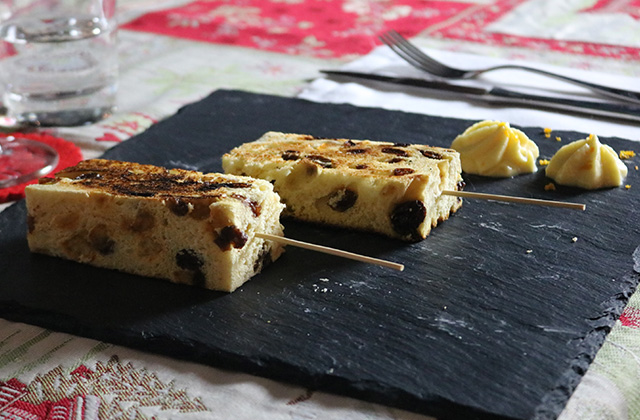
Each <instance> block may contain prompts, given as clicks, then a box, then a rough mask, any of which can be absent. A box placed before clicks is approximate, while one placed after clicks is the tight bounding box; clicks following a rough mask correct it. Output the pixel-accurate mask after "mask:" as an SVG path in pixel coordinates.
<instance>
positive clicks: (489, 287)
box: [0, 91, 640, 419]
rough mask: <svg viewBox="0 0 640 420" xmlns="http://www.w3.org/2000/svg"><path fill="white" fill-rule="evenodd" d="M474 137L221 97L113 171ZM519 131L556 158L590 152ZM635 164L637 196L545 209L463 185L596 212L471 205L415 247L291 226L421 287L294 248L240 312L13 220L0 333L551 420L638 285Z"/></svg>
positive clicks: (14, 210) (119, 149) (2, 273)
mask: <svg viewBox="0 0 640 420" xmlns="http://www.w3.org/2000/svg"><path fill="white" fill-rule="evenodd" d="M473 122H474V121H468V120H457V119H449V118H439V117H431V116H424V115H416V114H409V113H403V112H392V111H385V110H381V109H368V108H359V107H354V106H350V105H332V104H318V103H312V102H307V101H304V100H298V99H291V98H282V97H276V96H267V95H257V94H251V93H246V92H240V91H217V92H214V93H213V94H212V95H210V96H209V97H207V98H205V99H204V100H202V101H200V102H198V103H195V104H191V105H188V106H186V107H184V108H183V109H181V110H180V112H178V113H177V114H176V115H175V116H173V117H171V118H168V119H167V120H165V121H162V122H160V123H158V124H156V125H154V126H153V127H151V128H150V129H149V130H147V131H146V132H144V133H142V134H141V135H139V136H137V137H136V138H133V139H131V140H129V141H127V142H125V143H122V144H120V145H118V146H116V147H114V148H113V149H111V150H109V151H108V152H107V153H105V156H104V157H106V158H110V159H120V160H131V161H136V162H140V163H151V164H158V165H164V166H169V167H183V168H193V169H198V170H202V171H220V170H221V164H220V157H221V155H222V154H223V153H224V152H226V151H227V150H229V149H230V148H232V147H233V146H236V145H238V144H240V143H242V142H245V141H251V140H254V139H256V138H258V137H259V136H260V135H261V134H262V133H263V132H265V131H268V130H277V131H285V132H297V133H307V134H313V135H315V136H326V137H345V138H354V139H365V138H368V139H372V140H386V141H395V142H406V143H409V142H415V143H425V144H431V145H438V146H445V147H446V146H448V145H449V144H450V142H451V140H452V139H453V138H454V137H455V136H456V135H457V134H459V133H460V132H461V131H463V130H464V129H465V128H466V127H467V126H469V125H470V124H471V123H473ZM523 130H524V131H525V132H526V133H527V134H528V135H529V136H530V138H532V139H533V140H534V141H536V142H537V144H538V146H539V147H540V150H541V157H546V158H550V157H551V156H552V154H553V153H554V152H555V151H556V150H557V149H558V148H559V147H560V146H561V145H562V144H566V143H568V142H569V141H573V140H576V139H579V138H584V137H586V134H585V133H575V132H554V133H553V135H552V138H551V139H547V138H545V137H544V135H543V133H542V128H540V127H534V128H527V127H524V128H523ZM556 135H557V136H561V138H562V142H556V141H555V140H554V138H555V136H556ZM601 140H602V141H603V142H606V143H608V144H610V145H611V146H613V147H614V148H615V149H616V150H621V149H634V148H637V143H632V142H630V141H627V140H623V139H618V138H603V139H601ZM635 164H637V160H633V161H627V165H628V166H629V168H630V171H629V176H628V179H627V183H628V184H630V185H631V186H632V187H631V189H624V188H613V189H608V190H601V191H591V192H589V191H580V190H576V189H570V188H558V190H557V191H548V192H547V191H545V190H544V188H543V187H544V185H545V184H546V183H547V182H548V181H549V180H548V179H546V178H545V177H544V175H543V173H544V172H543V171H539V172H538V173H536V174H530V175H523V176H519V177H517V178H514V179H487V178H482V177H474V176H466V177H465V179H466V181H467V188H466V189H467V190H469V191H480V192H491V193H498V194H508V195H517V196H526V197H535V198H546V199H554V200H566V201H576V202H582V203H586V205H587V210H586V211H585V212H579V211H575V210H567V209H557V208H547V207H537V206H527V205H515V204H505V203H497V202H488V201H479V200H471V199H467V200H465V204H464V205H463V207H462V209H461V210H459V211H458V213H457V214H455V215H454V216H453V217H452V218H451V219H450V220H448V221H446V222H445V223H442V224H441V225H440V226H438V227H437V228H436V229H434V230H433V231H432V234H431V235H430V236H429V237H428V238H427V239H426V240H424V241H422V242H420V243H416V244H407V243H402V242H399V241H395V240H391V239H386V238H383V237H379V236H375V235H370V234H366V233H357V232H350V231H343V230H338V229H327V228H322V227H319V226H314V225H308V224H301V223H294V222H292V221H284V224H285V227H286V234H287V236H289V237H291V238H295V239H300V240H306V241H310V242H314V243H319V244H323V245H327V246H332V247H338V248H341V249H346V250H349V251H352V252H357V253H362V254H366V255H371V256H376V257H379V258H384V259H388V260H392V261H396V262H402V263H404V264H405V265H406V269H405V271H404V272H396V271H393V270H390V269H386V268H383V267H377V266H372V265H366V264H363V263H358V262H354V261H350V260H343V259H339V258H337V257H333V256H328V255H324V254H318V253H314V252H311V251H307V250H302V249H296V248H289V249H288V251H287V253H286V254H285V256H283V257H282V258H281V259H280V260H278V261H277V262H276V263H275V264H273V265H271V266H270V267H268V268H267V269H266V270H265V271H264V272H263V273H261V274H260V275H258V276H257V277H255V278H254V279H253V280H251V281H250V282H248V283H247V284H245V285H244V286H243V287H242V288H240V289H239V290H237V291H236V292H234V293H232V294H225V293H218V292H213V291H206V290H200V289H194V288H190V287H187V286H182V285H174V284H171V283H168V282H164V281H161V280H155V279H148V278H142V277H137V276H133V275H128V274H123V273H119V272H115V271H111V270H104V269H98V268H93V267H90V266H85V265H81V264H77V263H74V262H69V261H64V260H61V259H56V258H51V257H46V256H42V255H32V254H30V253H29V251H28V248H27V244H26V239H25V232H26V215H25V208H24V203H18V204H16V205H14V206H12V207H10V208H9V209H7V210H6V211H4V212H3V213H1V214H0V316H2V317H3V318H6V319H10V320H15V321H21V322H26V323H31V324H36V325H40V326H43V327H46V328H51V329H54V330H59V331H64V332H69V333H73V334H77V335H81V336H87V337H91V338H95V339H98V340H104V341H107V342H111V343H116V344H121V345H125V346H129V347H132V348H138V349H143V350H146V351H151V352H156V353H160V354H164V355H167V356H171V357H176V358H181V359H188V360H191V361H195V362H199V363H203V364H209V365H213V366H219V367H223V368H226V369H234V370H239V371H243V372H248V373H252V374H256V375H260V376H265V377H269V378H274V379H278V380H283V381H287V382H291V383H295V384H299V385H302V386H305V387H308V388H310V389H317V390H324V391H328V392H333V393H337V394H342V395H347V396H351V397H355V398H360V399H364V400H369V401H374V402H377V403H382V404H387V405H389V406H395V407H400V408H404V409H407V410H411V411H415V412H419V413H423V414H428V415H432V416H437V417H439V418H443V419H484V418H496V419H501V418H505V419H506V418H513V419H529V418H536V419H552V418H555V417H557V415H558V414H559V413H560V412H561V410H562V409H563V407H564V406H565V404H566V402H567V400H568V398H569V397H570V395H571V393H572V392H573V390H574V389H575V387H576V385H577V384H578V382H579V381H580V379H581V377H582V375H583V374H584V372H585V371H586V369H587V367H588V366H589V364H590V362H591V361H592V359H593V357H594V355H595V354H596V352H597V350H598V349H599V348H600V346H601V344H602V342H603V340H604V338H605V336H606V334H607V333H608V332H609V330H610V329H611V327H612V326H613V324H614V322H615V320H616V319H617V318H618V317H619V315H620V313H621V312H622V310H623V308H624V305H625V304H626V302H627V301H628V298H629V296H630V294H631V293H632V292H633V291H634V290H635V288H636V286H637V283H638V279H639V274H638V271H639V269H638V265H639V264H638V262H639V251H638V250H637V249H636V247H637V246H638V243H639V242H640V241H639V238H640V235H639V229H640V223H639V217H638V208H637V205H636V203H638V198H639V194H640V182H638V179H639V175H638V172H637V171H636V170H635V169H634V165H635ZM573 238H577V240H575V239H573Z"/></svg>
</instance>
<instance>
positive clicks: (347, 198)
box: [327, 188, 358, 213]
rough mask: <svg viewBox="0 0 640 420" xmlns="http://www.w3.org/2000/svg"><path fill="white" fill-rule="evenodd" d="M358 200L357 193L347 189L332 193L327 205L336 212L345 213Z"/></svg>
mask: <svg viewBox="0 0 640 420" xmlns="http://www.w3.org/2000/svg"><path fill="white" fill-rule="evenodd" d="M357 200H358V193H357V192H355V191H353V190H352V189H349V188H342V189H339V190H337V191H334V192H333V193H332V194H331V195H330V196H329V201H328V202H327V204H328V205H329V207H331V208H332V209H333V210H335V211H337V212H340V213H342V212H345V211H347V210H349V209H350V208H351V207H353V205H354V204H356V201H357Z"/></svg>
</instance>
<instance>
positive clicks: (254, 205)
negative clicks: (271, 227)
mask: <svg viewBox="0 0 640 420" xmlns="http://www.w3.org/2000/svg"><path fill="white" fill-rule="evenodd" d="M230 197H232V198H235V199H236V200H240V201H242V203H243V204H245V205H246V206H247V207H249V208H250V209H251V212H252V213H253V215H254V216H255V217H258V216H260V213H262V206H261V205H260V204H259V203H258V202H257V201H253V200H250V199H249V198H247V197H245V196H244V195H241V194H231V196H230Z"/></svg>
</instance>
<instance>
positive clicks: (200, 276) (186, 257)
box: [176, 249, 206, 287]
mask: <svg viewBox="0 0 640 420" xmlns="http://www.w3.org/2000/svg"><path fill="white" fill-rule="evenodd" d="M176 265H177V266H178V267H180V268H182V269H183V270H187V271H189V272H191V284H192V285H194V286H199V287H205V285H206V279H205V276H204V273H203V272H202V266H203V265H204V262H203V261H202V259H201V258H200V256H199V255H198V254H197V253H196V252H195V251H194V250H193V249H182V250H180V251H178V253H177V254H176Z"/></svg>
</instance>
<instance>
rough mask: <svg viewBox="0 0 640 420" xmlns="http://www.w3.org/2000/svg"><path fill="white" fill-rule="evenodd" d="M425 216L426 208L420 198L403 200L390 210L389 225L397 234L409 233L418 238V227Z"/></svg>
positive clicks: (404, 234)
mask: <svg viewBox="0 0 640 420" xmlns="http://www.w3.org/2000/svg"><path fill="white" fill-rule="evenodd" d="M426 216H427V208H426V207H425V205H424V203H423V202H422V201H420V200H413V201H405V202H404V203H400V204H398V205H397V206H396V207H395V208H394V209H393V211H392V212H391V225H392V226H393V230H395V231H396V233H398V234H399V235H402V236H406V235H410V236H411V237H412V238H414V239H418V238H419V237H420V235H419V234H418V227H419V226H420V225H421V224H422V222H424V218H425V217H426Z"/></svg>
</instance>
